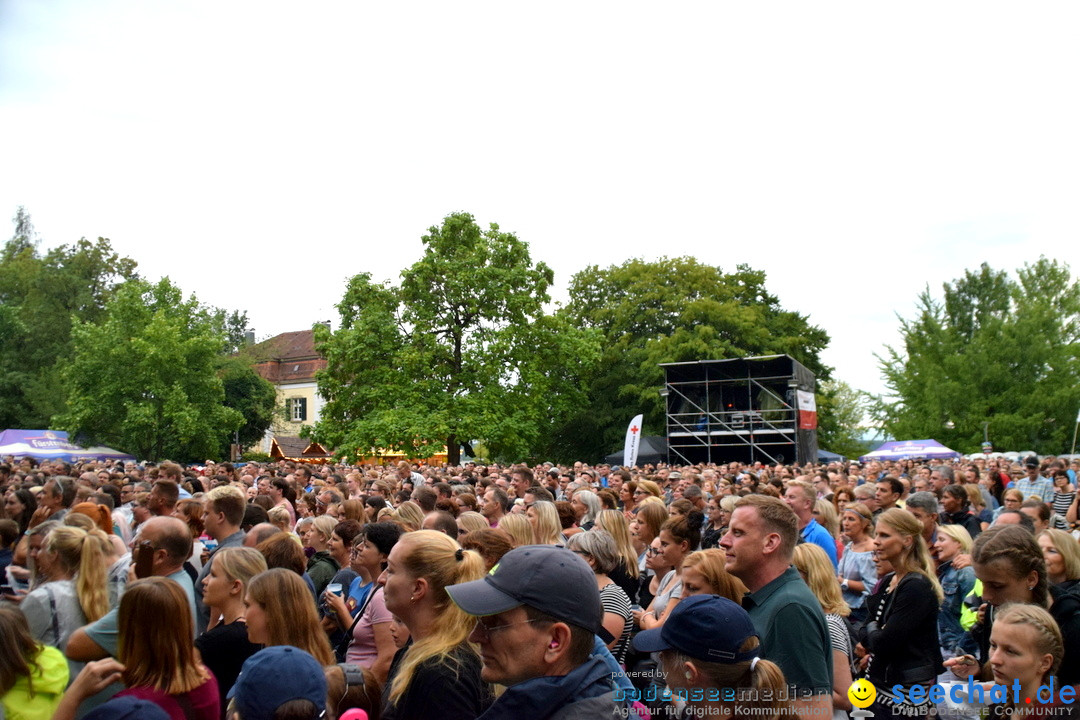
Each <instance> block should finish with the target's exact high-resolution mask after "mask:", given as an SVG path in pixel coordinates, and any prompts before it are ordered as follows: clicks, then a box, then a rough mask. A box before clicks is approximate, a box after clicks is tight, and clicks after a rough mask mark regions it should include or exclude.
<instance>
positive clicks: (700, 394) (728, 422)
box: [660, 355, 817, 465]
mask: <svg viewBox="0 0 1080 720" xmlns="http://www.w3.org/2000/svg"><path fill="white" fill-rule="evenodd" d="M661 367H662V368H664V374H665V382H664V389H663V390H661V391H660V394H661V395H662V396H663V397H664V402H665V405H666V410H665V412H666V413H667V441H668V453H669V458H670V461H671V462H672V463H673V464H686V465H690V464H694V463H709V462H714V463H722V462H743V463H753V462H758V461H760V462H762V463H764V464H774V463H782V464H790V463H799V464H803V463H809V462H817V406H816V403H815V401H814V390H815V387H816V379H815V378H814V374H813V373H812V372H810V371H809V370H808V369H807V368H806V367H804V366H803V365H802V364H800V363H799V362H798V361H797V360H795V359H794V358H792V357H789V356H788V355H768V356H764V357H748V358H736V359H732V360H700V361H697V362H680V363H662V364H661Z"/></svg>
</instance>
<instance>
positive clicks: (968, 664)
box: [942, 655, 979, 679]
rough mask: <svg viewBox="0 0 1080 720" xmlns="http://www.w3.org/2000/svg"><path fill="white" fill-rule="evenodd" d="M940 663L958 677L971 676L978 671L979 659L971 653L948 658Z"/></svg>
mask: <svg viewBox="0 0 1080 720" xmlns="http://www.w3.org/2000/svg"><path fill="white" fill-rule="evenodd" d="M942 664H943V665H944V666H945V667H947V668H949V669H950V670H952V673H953V675H955V676H956V677H958V678H960V679H963V678H966V677H971V676H972V675H975V674H977V673H978V672H979V661H978V660H976V659H975V658H974V657H972V656H971V655H961V656H960V657H953V658H949V659H948V660H946V661H945V662H943V663H942Z"/></svg>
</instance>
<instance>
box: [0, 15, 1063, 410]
mask: <svg viewBox="0 0 1080 720" xmlns="http://www.w3.org/2000/svg"><path fill="white" fill-rule="evenodd" d="M1078 8H1080V6H1077V5H1076V4H1075V3H1038V4H1031V3H1009V4H1007V5H1006V4H1002V3H984V2H979V3H940V2H933V3H929V2H927V3H919V2H915V3H903V4H889V5H885V4H881V3H866V2H859V3H842V4H838V3H821V2H799V3H783V2H772V3H733V2H715V1H714V2H706V3H655V2H653V3H636V2H617V3H615V2H612V3H606V2H581V1H580V0H579V1H577V2H545V3H543V4H540V3H521V2H507V1H506V0H503V1H501V2H458V1H454V0H443V1H441V2H432V3H409V2H395V3H373V2H313V3H297V2H289V3H276V2H266V1H260V2H217V3H209V2H145V1H143V2H111V1H108V0H94V1H93V2H86V0H0V168H2V169H0V213H6V216H7V217H11V216H14V214H15V211H16V208H17V207H18V206H19V205H24V206H26V207H27V209H28V210H29V212H30V213H31V214H32V216H33V220H34V223H35V225H36V227H37V229H38V231H39V233H40V235H41V237H42V242H43V245H44V246H45V247H51V246H55V245H60V244H63V243H71V242H74V241H76V240H78V239H79V238H80V237H83V236H86V237H90V238H94V237H98V236H104V237H108V238H110V239H111V240H112V242H113V245H114V247H115V248H116V249H117V250H118V251H119V252H120V253H123V254H125V255H128V256H130V257H132V258H134V259H136V260H137V261H138V263H139V268H140V272H141V273H142V274H143V275H144V276H147V277H149V278H151V279H156V278H158V277H160V276H162V275H168V276H170V277H171V278H172V279H173V281H174V282H176V283H177V284H179V285H180V287H182V288H183V289H184V290H185V292H188V293H191V292H194V293H195V294H196V295H197V296H198V297H199V299H200V300H202V301H204V302H207V303H210V304H213V305H218V306H221V307H226V308H230V309H242V310H246V311H247V312H248V315H249V317H250V321H251V325H252V327H253V328H254V329H255V330H256V333H257V335H258V336H259V337H260V338H263V337H267V336H270V335H272V334H277V333H279V332H284V331H289V330H298V329H303V328H306V327H310V325H311V323H312V322H315V321H318V320H323V319H327V318H331V319H333V320H334V326H335V328H336V327H337V322H336V321H337V313H336V310H335V309H334V305H335V303H337V302H338V301H339V300H340V299H341V297H342V294H343V292H344V285H345V280H346V278H348V277H349V276H351V275H353V274H356V273H358V272H362V271H368V272H371V273H372V274H373V275H374V277H375V278H376V279H396V278H397V276H398V273H399V272H400V271H401V270H402V269H403V268H405V267H407V266H408V265H410V264H412V263H413V262H415V261H416V260H417V259H418V258H419V257H420V254H421V250H422V247H421V243H420V237H421V235H423V234H424V232H425V231H426V229H427V228H428V227H430V226H431V225H436V224H439V222H440V221H441V219H442V217H443V216H445V215H446V214H448V213H451V212H455V211H468V212H471V213H473V214H474V215H475V216H476V217H477V219H478V220H479V221H480V222H481V223H483V224H486V223H488V222H497V223H499V224H500V226H501V227H502V229H504V230H509V231H513V232H515V233H517V235H518V236H519V237H521V238H522V239H523V240H526V241H527V242H528V243H529V244H530V246H531V249H532V254H533V258H534V260H542V261H544V262H546V263H548V264H549V265H551V266H552V267H553V268H554V269H555V272H556V285H557V286H556V288H555V292H554V295H555V297H556V299H559V298H565V292H566V286H567V283H568V281H569V279H570V276H571V275H572V274H573V273H575V272H577V271H578V270H580V269H582V268H584V267H585V266H586V265H589V264H598V265H601V266H606V265H609V264H617V263H621V262H622V261H624V260H626V259H628V258H631V257H643V258H647V259H655V258H657V257H660V256H662V255H667V256H679V255H693V256H695V257H697V258H698V259H699V260H701V261H703V262H706V263H709V264H714V265H719V266H721V267H723V268H724V269H725V270H734V269H735V266H736V265H737V264H739V263H747V264H749V265H750V266H752V267H754V268H759V269H763V270H765V271H766V272H767V274H768V287H769V288H770V290H771V291H772V292H774V293H775V294H776V295H778V296H779V297H780V299H781V302H782V304H783V305H784V307H785V308H788V309H793V310H797V311H799V312H801V313H804V314H806V315H808V316H809V318H810V320H811V322H813V323H814V324H816V325H819V326H821V327H822V328H824V329H825V330H826V331H828V333H829V334H830V335H831V336H832V343H831V346H830V347H829V349H828V350H827V351H826V352H825V354H824V360H825V362H826V363H827V364H829V365H832V366H833V367H835V368H836V373H835V374H836V376H837V377H838V378H840V379H843V380H846V381H847V382H849V383H850V384H852V385H853V386H854V387H856V388H860V389H864V390H868V391H880V390H881V389H882V384H881V380H880V376H879V370H878V366H877V361H876V360H875V359H874V353H875V352H880V349H881V348H882V346H883V345H885V344H895V343H896V341H897V339H898V335H897V320H896V315H897V313H899V314H900V315H902V316H905V317H910V316H911V314H912V313H913V311H914V307H915V300H916V296H917V295H918V293H919V292H920V291H921V290H922V289H923V288H924V287H926V286H927V285H928V284H929V286H930V287H931V289H932V290H933V292H934V293H935V294H938V295H940V287H941V284H942V282H945V281H948V280H950V279H953V278H956V277H958V276H960V275H961V274H962V273H963V271H964V269H966V268H974V267H977V266H978V264H979V263H981V262H983V261H986V262H989V263H990V264H991V265H992V266H994V267H998V268H1013V267H1019V266H1021V265H1022V264H1023V263H1024V262H1025V261H1032V260H1035V259H1037V258H1038V256H1039V255H1040V254H1043V255H1046V256H1048V257H1051V258H1056V259H1059V260H1063V261H1065V262H1068V263H1069V264H1070V265H1071V266H1072V267H1073V269H1074V270H1078V269H1080V250H1078V249H1077V247H1078V242H1077V239H1078V236H1080V232H1078V231H1080V214H1078V212H1077V198H1078V197H1080V113H1078V105H1080V95H1078V87H1080V83H1078V82H1077V81H1078V74H1080V43H1077V42H1076V29H1077V27H1078V23H1077V21H1078V19H1080V9H1078ZM10 234H11V233H10V228H9V230H8V231H3V232H0V237H5V238H6V237H9V236H10Z"/></svg>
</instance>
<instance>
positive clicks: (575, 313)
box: [548, 257, 830, 459]
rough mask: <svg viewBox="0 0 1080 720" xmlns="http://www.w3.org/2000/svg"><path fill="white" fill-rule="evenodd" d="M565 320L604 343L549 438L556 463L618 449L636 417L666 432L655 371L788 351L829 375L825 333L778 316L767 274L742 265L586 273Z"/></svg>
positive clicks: (666, 263)
mask: <svg viewBox="0 0 1080 720" xmlns="http://www.w3.org/2000/svg"><path fill="white" fill-rule="evenodd" d="M561 315H562V316H563V317H564V318H566V319H567V320H568V321H569V322H570V323H571V324H573V325H575V326H578V327H584V328H587V329H594V330H596V331H598V332H600V333H602V336H603V354H602V356H601V359H600V362H599V363H598V364H597V365H596V366H595V369H594V372H593V373H591V374H590V376H589V377H588V378H587V382H588V399H587V401H586V402H584V403H582V404H580V405H579V408H578V412H576V413H574V414H573V415H572V416H570V417H569V418H567V419H566V420H565V421H563V422H561V423H559V424H558V426H557V427H554V428H553V429H552V433H551V434H550V436H549V438H548V447H549V448H550V450H551V452H552V453H557V455H558V457H560V458H561V459H582V458H590V459H597V458H601V457H603V456H604V455H606V454H607V453H609V452H611V451H612V450H614V449H617V448H620V447H622V442H623V437H624V433H625V430H626V423H627V422H628V421H629V419H630V418H632V417H634V416H635V415H636V414H637V413H639V412H640V413H644V414H645V422H644V425H645V431H646V433H648V434H653V433H661V434H662V433H663V431H664V429H665V418H664V407H663V403H662V402H661V400H660V396H659V392H658V391H659V390H660V388H661V386H662V385H663V382H664V374H663V371H662V369H661V368H660V363H665V362H682V361H691V360H706V359H725V358H735V357H746V356H751V355H768V354H780V353H786V354H788V355H791V356H792V357H794V358H795V359H796V360H798V361H799V362H801V363H802V364H803V365H805V366H807V367H808V368H809V369H810V370H812V371H813V372H814V373H815V374H816V375H817V376H818V378H819V379H824V378H827V377H828V375H829V372H830V371H829V368H827V367H825V366H824V365H823V364H822V363H821V361H820V360H819V358H818V354H819V353H820V352H821V350H822V349H823V348H824V347H825V346H826V345H827V344H828V340H829V338H828V335H827V334H826V333H825V331H823V330H821V329H820V328H817V327H815V326H813V325H811V324H810V323H809V322H808V321H807V318H806V317H805V316H803V315H800V314H798V313H796V312H792V311H788V310H784V309H783V308H781V307H780V303H779V300H778V299H777V298H776V297H775V296H773V295H772V294H771V293H769V292H768V290H767V289H766V287H765V273H763V272H760V271H757V270H752V269H750V268H749V267H747V266H745V265H740V266H738V267H737V268H736V271H735V272H734V273H725V272H724V271H723V270H721V269H720V268H718V267H713V266H709V265H704V264H702V263H700V262H698V261H697V260H695V259H694V258H690V257H682V258H675V259H669V258H662V259H660V260H658V261H656V262H647V261H645V260H640V259H633V260H628V261H626V262H624V263H623V264H622V265H612V266H610V267H607V268H603V269H602V268H599V267H596V266H590V267H587V268H585V269H584V270H582V271H581V272H579V273H577V274H576V275H574V277H573V279H572V280H571V282H570V301H569V303H568V305H567V307H566V308H565V309H564V310H563V311H562V313H561Z"/></svg>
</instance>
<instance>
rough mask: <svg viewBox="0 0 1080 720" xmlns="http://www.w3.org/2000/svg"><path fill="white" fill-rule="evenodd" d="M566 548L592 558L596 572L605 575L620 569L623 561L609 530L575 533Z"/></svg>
mask: <svg viewBox="0 0 1080 720" xmlns="http://www.w3.org/2000/svg"><path fill="white" fill-rule="evenodd" d="M566 547H567V548H568V549H570V550H573V551H575V552H583V553H585V554H586V555H588V556H589V557H591V558H592V559H593V560H594V561H595V562H596V572H597V573H603V574H604V575H607V574H608V573H610V572H611V571H612V570H614V569H615V568H616V567H618V565H619V560H620V559H621V558H620V556H619V550H618V547H616V545H615V538H613V537H612V536H611V533H609V532H608V531H607V530H600V529H599V528H596V529H593V530H589V531H587V532H579V533H574V534H573V535H571V536H570V537H569V539H567V541H566Z"/></svg>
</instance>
